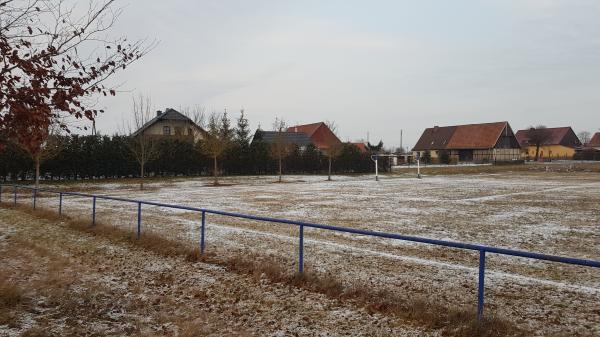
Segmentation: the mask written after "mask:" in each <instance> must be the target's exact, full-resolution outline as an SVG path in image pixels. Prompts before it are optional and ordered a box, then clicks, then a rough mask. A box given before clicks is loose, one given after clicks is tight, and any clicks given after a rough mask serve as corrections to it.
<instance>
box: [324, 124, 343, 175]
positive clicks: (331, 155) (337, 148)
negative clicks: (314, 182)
mask: <svg viewBox="0 0 600 337" xmlns="http://www.w3.org/2000/svg"><path fill="white" fill-rule="evenodd" d="M325 125H327V127H328V128H329V130H331V132H333V134H334V135H336V136H337V132H338V129H337V124H336V123H335V122H334V121H326V122H325ZM327 146H328V147H327V152H326V154H327V159H328V161H329V168H328V171H327V180H328V181H331V169H332V162H333V160H334V159H335V158H337V157H338V156H339V155H340V152H341V151H342V148H343V144H342V143H341V142H331V144H327Z"/></svg>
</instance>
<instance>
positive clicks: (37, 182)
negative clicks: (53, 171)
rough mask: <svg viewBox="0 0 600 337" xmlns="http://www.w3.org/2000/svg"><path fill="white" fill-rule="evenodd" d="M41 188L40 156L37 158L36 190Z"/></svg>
mask: <svg viewBox="0 0 600 337" xmlns="http://www.w3.org/2000/svg"><path fill="white" fill-rule="evenodd" d="M39 187H40V155H37V156H35V188H39Z"/></svg>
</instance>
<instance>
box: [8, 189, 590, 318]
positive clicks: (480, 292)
mask: <svg viewBox="0 0 600 337" xmlns="http://www.w3.org/2000/svg"><path fill="white" fill-rule="evenodd" d="M3 186H10V187H12V188H13V204H14V205H15V206H16V205H17V189H19V188H22V189H27V190H31V191H32V206H33V208H34V209H35V208H36V200H37V194H38V192H46V193H54V194H58V195H59V204H58V213H59V214H60V215H62V210H63V196H65V195H70V196H79V197H85V198H92V215H91V217H92V221H91V225H92V226H94V225H95V224H96V200H97V199H103V200H112V201H122V202H129V203H135V204H137V231H136V236H137V238H138V239H139V238H140V236H141V232H142V205H149V206H158V207H166V208H172V209H180V210H187V211H192V212H200V213H201V214H202V217H201V227H200V243H199V246H200V253H201V254H204V250H205V248H206V244H205V228H206V214H216V215H222V216H228V217H234V218H240V219H247V220H256V221H263V222H273V223H281V224H289V225H295V226H298V227H299V244H298V272H299V273H303V271H304V228H305V227H308V228H316V229H323V230H329V231H336V232H342V233H349V234H356V235H364V236H371V237H379V238H386V239H395V240H402V241H410V242H417V243H425V244H430V245H436V246H443V247H451V248H459V249H466V250H472V251H477V252H479V281H478V289H477V319H478V320H481V319H482V318H483V306H484V290H485V259H486V253H493V254H500V255H508V256H516V257H523V258H529V259H535V260H542V261H551V262H559V263H566V264H571V265H578V266H585V267H594V268H600V261H594V260H587V259H579V258H572V257H563V256H556V255H547V254H541V253H532V252H527V251H521V250H514V249H507V248H498V247H490V246H484V245H477V244H471V243H462V242H456V241H447V240H436V239H428V238H422V237H417V236H409V235H401V234H394V233H386V232H378V231H371V230H364V229H355V228H347V227H340V226H330V225H322V224H315V223H310V222H303V221H295V220H287V219H277V218H269V217H262V216H255V215H247V214H239V213H233V212H225V211H217V210H211V209H206V208H198V207H189V206H181V205H171V204H165V203H159V202H153V201H143V200H134V199H125V198H117V197H110V196H105V195H94V194H86V193H78V192H60V191H53V190H49V189H43V188H35V187H29V186H22V185H14V184H0V203H1V202H2V187H3Z"/></svg>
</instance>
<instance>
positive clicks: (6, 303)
mask: <svg viewBox="0 0 600 337" xmlns="http://www.w3.org/2000/svg"><path fill="white" fill-rule="evenodd" d="M24 299H25V295H24V292H23V289H21V288H20V287H18V286H17V285H15V284H14V283H13V282H11V281H10V280H9V279H8V276H7V275H4V274H0V325H8V326H9V327H14V326H16V324H17V319H18V317H17V314H16V311H15V309H16V307H17V306H18V305H19V304H21V303H23V301H24Z"/></svg>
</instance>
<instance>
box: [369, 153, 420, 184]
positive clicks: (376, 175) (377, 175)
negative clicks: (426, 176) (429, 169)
mask: <svg viewBox="0 0 600 337" xmlns="http://www.w3.org/2000/svg"><path fill="white" fill-rule="evenodd" d="M382 157H387V158H399V157H404V155H402V154H374V155H371V160H372V161H373V162H375V181H379V158H382ZM416 159H417V178H419V179H421V164H420V162H421V156H420V154H419V153H417V158H416Z"/></svg>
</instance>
